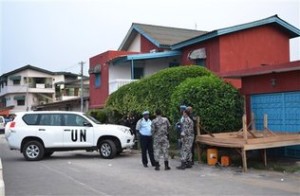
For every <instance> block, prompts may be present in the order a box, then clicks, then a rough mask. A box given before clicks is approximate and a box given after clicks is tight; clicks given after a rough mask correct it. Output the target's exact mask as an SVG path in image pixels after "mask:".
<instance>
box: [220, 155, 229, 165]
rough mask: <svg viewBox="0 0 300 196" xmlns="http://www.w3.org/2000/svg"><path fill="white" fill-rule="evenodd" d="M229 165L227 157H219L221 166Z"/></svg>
mask: <svg viewBox="0 0 300 196" xmlns="http://www.w3.org/2000/svg"><path fill="white" fill-rule="evenodd" d="M229 164H230V158H229V156H221V165H222V166H223V167H227V166H229Z"/></svg>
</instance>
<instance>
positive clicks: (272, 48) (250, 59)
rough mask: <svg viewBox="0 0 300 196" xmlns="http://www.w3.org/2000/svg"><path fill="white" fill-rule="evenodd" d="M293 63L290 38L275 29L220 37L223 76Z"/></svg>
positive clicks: (264, 28)
mask: <svg viewBox="0 0 300 196" xmlns="http://www.w3.org/2000/svg"><path fill="white" fill-rule="evenodd" d="M285 62H289V36H288V35H287V34H285V33H283V32H282V31H279V30H278V29H277V28H276V27H274V26H272V25H267V26H262V27H257V28H252V29H248V30H244V31H239V32H236V33H231V34H228V35H224V36H220V64H221V69H220V72H226V71H235V70H241V69H247V68H252V67H258V66H260V65H261V64H269V65H273V64H279V63H285Z"/></svg>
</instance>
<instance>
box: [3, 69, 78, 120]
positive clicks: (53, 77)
mask: <svg viewBox="0 0 300 196" xmlns="http://www.w3.org/2000/svg"><path fill="white" fill-rule="evenodd" d="M77 79H78V75H77V74H72V73H69V72H51V71H48V70H45V69H41V68H38V67H34V66H31V65H26V66H24V67H21V68H19V69H16V70H13V71H11V72H8V73H5V74H3V75H2V76H0V115H1V113H2V115H3V114H7V111H5V109H6V108H8V109H9V113H10V114H13V113H15V112H21V111H29V110H33V109H34V108H35V107H36V106H38V105H43V104H47V103H52V102H54V101H56V95H55V83H59V82H66V81H71V80H77ZM72 98H73V97H72Z"/></svg>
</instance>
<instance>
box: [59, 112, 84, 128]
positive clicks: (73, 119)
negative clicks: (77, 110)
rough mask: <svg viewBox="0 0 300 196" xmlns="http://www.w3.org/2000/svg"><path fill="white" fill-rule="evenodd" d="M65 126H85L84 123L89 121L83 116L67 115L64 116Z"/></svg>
mask: <svg viewBox="0 0 300 196" xmlns="http://www.w3.org/2000/svg"><path fill="white" fill-rule="evenodd" d="M64 121H65V126H75V127H77V126H84V123H88V121H87V120H86V119H85V118H83V117H82V116H79V115H76V114H65V115H64Z"/></svg>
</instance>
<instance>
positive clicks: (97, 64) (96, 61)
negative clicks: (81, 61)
mask: <svg viewBox="0 0 300 196" xmlns="http://www.w3.org/2000/svg"><path fill="white" fill-rule="evenodd" d="M131 53H132V52H127V51H107V52H104V53H101V54H99V55H96V56H94V57H92V58H90V68H89V74H90V89H92V90H90V98H91V99H90V108H103V107H104V104H105V100H106V98H107V97H108V95H109V91H108V90H109V89H108V85H109V78H108V71H109V68H108V66H109V61H110V60H112V59H114V58H116V57H120V56H122V55H127V54H131Z"/></svg>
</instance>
